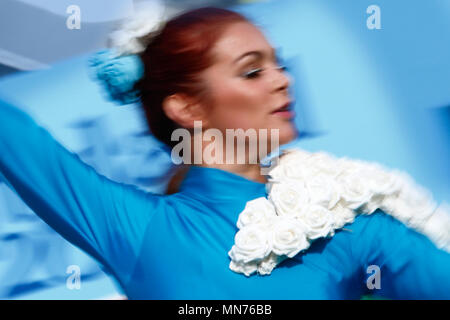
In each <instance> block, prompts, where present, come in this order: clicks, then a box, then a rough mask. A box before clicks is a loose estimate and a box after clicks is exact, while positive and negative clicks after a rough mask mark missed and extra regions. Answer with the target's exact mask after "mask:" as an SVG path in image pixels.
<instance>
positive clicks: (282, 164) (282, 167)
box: [269, 149, 310, 181]
mask: <svg viewBox="0 0 450 320" xmlns="http://www.w3.org/2000/svg"><path fill="white" fill-rule="evenodd" d="M309 156H310V153H309V152H305V151H302V150H299V149H298V150H296V149H291V150H286V151H285V153H283V155H282V156H281V157H280V158H279V163H278V165H277V166H275V167H274V168H273V169H272V170H271V171H270V172H269V175H270V177H271V179H272V180H275V181H285V180H288V179H296V180H298V179H304V178H305V177H307V176H309V173H308V172H307V169H306V167H305V166H303V162H304V161H305V160H306V158H308V157H309Z"/></svg>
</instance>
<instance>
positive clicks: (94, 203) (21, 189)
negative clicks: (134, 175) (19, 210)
mask: <svg viewBox="0 0 450 320" xmlns="http://www.w3.org/2000/svg"><path fill="white" fill-rule="evenodd" d="M0 173H1V174H2V175H3V176H4V177H5V178H6V179H7V182H8V183H9V185H10V186H11V187H12V188H13V189H14V190H15V191H16V192H17V193H18V195H19V196H20V197H21V198H22V199H23V200H24V202H25V203H26V204H27V205H28V206H29V207H30V208H31V209H32V210H33V211H34V212H35V213H36V214H37V215H38V216H39V217H40V218H42V219H43V220H44V221H45V222H46V223H47V224H49V225H50V226H51V227H52V228H53V229H54V230H56V231H57V232H58V233H59V234H61V235H62V236H63V237H64V238H66V239H67V240H68V241H70V242H71V243H73V244H74V245H76V246H78V247H80V248H81V249H82V250H84V251H86V252H87V253H89V254H90V255H92V256H93V257H94V258H96V259H97V260H98V261H99V262H100V263H102V264H103V265H104V266H105V267H106V268H107V269H109V271H111V272H112V273H113V274H115V275H116V278H117V279H118V280H119V281H121V282H126V281H127V277H128V275H129V274H130V273H131V271H132V269H133V267H134V266H135V263H136V260H137V256H138V255H139V251H140V249H141V246H142V240H143V237H144V233H145V230H146V228H147V226H148V225H149V222H150V220H151V219H152V217H153V216H154V214H155V213H156V212H157V211H158V209H159V208H158V207H159V204H160V202H161V200H162V197H161V196H158V195H155V194H151V193H148V192H145V191H142V190H140V189H138V188H137V187H135V186H133V185H126V184H123V183H117V182H114V181H112V180H110V179H108V178H106V177H104V176H102V175H100V174H99V173H97V172H96V171H95V170H94V168H92V167H90V166H89V165H87V164H86V163H84V162H83V161H82V160H81V159H80V158H79V157H78V156H77V155H76V154H74V153H72V152H70V151H68V150H67V149H65V148H64V147H63V146H62V145H61V144H59V143H58V142H57V141H56V140H55V139H54V138H53V137H52V136H51V135H50V134H49V133H48V132H47V131H46V130H45V129H43V128H42V127H40V126H38V125H37V124H36V123H35V121H34V120H33V119H32V118H31V117H30V116H29V115H27V114H26V113H24V112H23V111H21V110H19V109H18V108H16V107H15V106H14V105H11V104H9V103H7V102H5V101H1V100H0ZM0 214H1V213H0Z"/></svg>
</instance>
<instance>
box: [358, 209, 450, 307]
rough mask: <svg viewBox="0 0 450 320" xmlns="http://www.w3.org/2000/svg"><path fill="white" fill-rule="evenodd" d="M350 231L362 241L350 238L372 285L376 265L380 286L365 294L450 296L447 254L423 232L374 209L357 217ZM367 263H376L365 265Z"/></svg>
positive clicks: (401, 296)
mask: <svg viewBox="0 0 450 320" xmlns="http://www.w3.org/2000/svg"><path fill="white" fill-rule="evenodd" d="M360 219H361V220H364V222H363V223H359V224H357V225H355V230H353V231H354V232H355V233H356V234H357V235H360V236H361V237H362V239H364V241H354V245H353V247H352V250H353V254H354V255H355V257H356V258H357V259H358V260H359V263H360V264H361V265H362V266H363V267H364V271H365V272H366V273H367V274H366V278H365V279H364V282H365V283H364V284H363V285H364V286H365V287H367V286H366V284H367V280H369V282H371V283H372V284H375V283H376V281H375V280H374V277H372V279H369V277H371V276H374V275H375V272H376V271H375V268H376V267H378V268H379V277H380V278H379V279H380V282H379V284H380V288H376V287H372V288H371V289H367V292H366V293H370V294H373V295H375V296H381V297H385V298H389V299H450V254H449V253H448V252H446V251H444V250H441V249H438V248H437V247H436V246H435V245H434V243H433V242H431V240H430V239H429V238H428V237H426V236H425V235H423V234H421V233H419V232H417V231H416V230H414V229H411V228H409V227H407V226H406V225H404V224H403V223H402V222H400V221H398V220H397V219H395V218H393V217H392V216H390V215H388V214H385V213H384V212H383V211H380V210H378V211H377V212H375V213H374V214H373V215H372V216H363V217H360ZM369 266H376V267H375V268H374V267H369Z"/></svg>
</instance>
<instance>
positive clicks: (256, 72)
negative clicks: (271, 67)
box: [243, 65, 287, 79]
mask: <svg viewBox="0 0 450 320" xmlns="http://www.w3.org/2000/svg"><path fill="white" fill-rule="evenodd" d="M277 69H278V70H281V71H282V72H284V71H286V70H287V67H286V66H285V65H278V67H277ZM263 70H264V69H262V68H257V69H252V70H250V71H249V72H246V73H244V74H243V76H244V77H245V78H247V79H254V78H257V77H258V76H259V74H260V72H262V71H263Z"/></svg>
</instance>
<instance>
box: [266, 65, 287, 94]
mask: <svg viewBox="0 0 450 320" xmlns="http://www.w3.org/2000/svg"><path fill="white" fill-rule="evenodd" d="M272 74H273V76H272V78H271V79H272V85H273V88H274V91H286V93H287V90H288V88H289V86H290V85H291V77H290V76H289V75H288V74H287V73H286V71H284V70H283V69H281V68H280V67H276V68H274V70H273V73H272Z"/></svg>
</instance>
